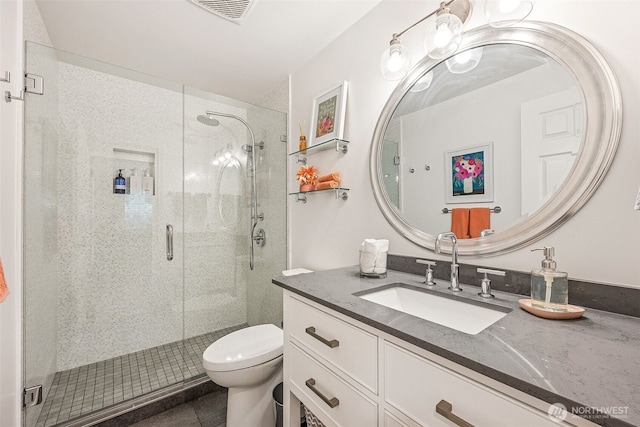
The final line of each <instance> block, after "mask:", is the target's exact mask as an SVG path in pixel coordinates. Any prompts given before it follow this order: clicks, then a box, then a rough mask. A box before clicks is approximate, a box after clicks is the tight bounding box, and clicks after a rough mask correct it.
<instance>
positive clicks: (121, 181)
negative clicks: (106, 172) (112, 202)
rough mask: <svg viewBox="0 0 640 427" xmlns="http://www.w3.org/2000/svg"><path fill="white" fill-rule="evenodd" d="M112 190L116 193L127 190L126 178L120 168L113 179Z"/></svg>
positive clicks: (122, 192)
mask: <svg viewBox="0 0 640 427" xmlns="http://www.w3.org/2000/svg"><path fill="white" fill-rule="evenodd" d="M113 192H114V193H116V194H124V193H126V192H127V180H126V179H125V178H124V176H122V169H118V176H116V177H115V178H114V180H113Z"/></svg>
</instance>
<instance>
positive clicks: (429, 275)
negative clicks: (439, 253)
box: [416, 258, 436, 286]
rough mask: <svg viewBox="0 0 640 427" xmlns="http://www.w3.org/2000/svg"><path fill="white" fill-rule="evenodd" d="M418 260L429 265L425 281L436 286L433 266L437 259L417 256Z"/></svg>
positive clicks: (419, 262) (428, 284)
mask: <svg viewBox="0 0 640 427" xmlns="http://www.w3.org/2000/svg"><path fill="white" fill-rule="evenodd" d="M416 262H417V263H418V264H426V265H427V271H426V272H425V274H424V275H425V279H424V283H425V284H426V285H427V286H435V285H436V282H435V281H434V280H433V270H432V269H431V267H435V265H436V262H435V261H430V260H427V259H420V258H417V259H416Z"/></svg>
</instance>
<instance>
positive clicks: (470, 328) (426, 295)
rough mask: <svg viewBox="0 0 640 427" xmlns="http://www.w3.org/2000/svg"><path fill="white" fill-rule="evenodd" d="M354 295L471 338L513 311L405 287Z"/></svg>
mask: <svg viewBox="0 0 640 427" xmlns="http://www.w3.org/2000/svg"><path fill="white" fill-rule="evenodd" d="M353 295H355V296H357V297H360V298H362V299H365V300H367V301H371V302H374V303H376V304H380V305H384V306H385V307H389V308H392V309H394V310H398V311H401V312H403V313H407V314H410V315H412V316H416V317H420V318H422V319H425V320H428V321H430V322H434V323H437V324H439V325H442V326H446V327H448V328H452V329H455V330H457V331H460V332H464V333H467V334H470V335H475V334H477V333H479V332H481V331H482V330H484V329H485V328H487V327H489V326H491V325H493V324H494V323H495V322H497V321H498V320H500V319H502V318H503V317H504V316H506V315H507V314H508V313H509V312H510V311H511V309H509V308H505V307H500V306H496V305H488V304H484V303H482V302H477V301H474V300H464V299H462V298H461V297H459V296H454V295H447V294H439V293H435V292H433V291H429V290H427V289H422V288H419V287H417V286H413V285H408V284H405V283H392V284H389V285H384V286H381V287H378V288H374V289H370V290H367V291H362V292H356V293H354V294H353Z"/></svg>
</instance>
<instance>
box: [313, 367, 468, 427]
mask: <svg viewBox="0 0 640 427" xmlns="http://www.w3.org/2000/svg"><path fill="white" fill-rule="evenodd" d="M305 384H306V385H307V387H309V388H310V389H311V391H312V392H314V393H315V394H316V395H317V396H318V397H319V398H320V399H322V401H323V402H324V403H326V404H327V405H329V408H335V407H336V406H338V405H339V404H340V401H339V400H338V398H337V397H332V398H331V399H329V398H328V397H327V396H325V395H324V394H322V392H320V391H319V390H318V389H317V388H315V385H316V380H314V379H313V378H309V379H308V380H307V381H306V382H305ZM469 425H471V424H469Z"/></svg>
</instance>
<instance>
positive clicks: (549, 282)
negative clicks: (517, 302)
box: [531, 246, 569, 311]
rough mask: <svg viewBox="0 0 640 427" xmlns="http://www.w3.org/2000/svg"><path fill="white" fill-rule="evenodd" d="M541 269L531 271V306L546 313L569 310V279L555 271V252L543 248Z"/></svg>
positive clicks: (546, 247) (549, 248)
mask: <svg viewBox="0 0 640 427" xmlns="http://www.w3.org/2000/svg"><path fill="white" fill-rule="evenodd" d="M533 251H543V254H544V260H542V268H540V269H534V270H532V271H531V305H533V306H534V307H537V308H541V309H543V310H547V311H567V310H568V308H569V305H568V304H569V279H568V275H567V273H565V272H563V271H558V270H556V262H555V261H554V260H553V256H554V255H555V250H554V248H553V247H549V246H545V247H544V248H540V249H532V250H531V252H533Z"/></svg>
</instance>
